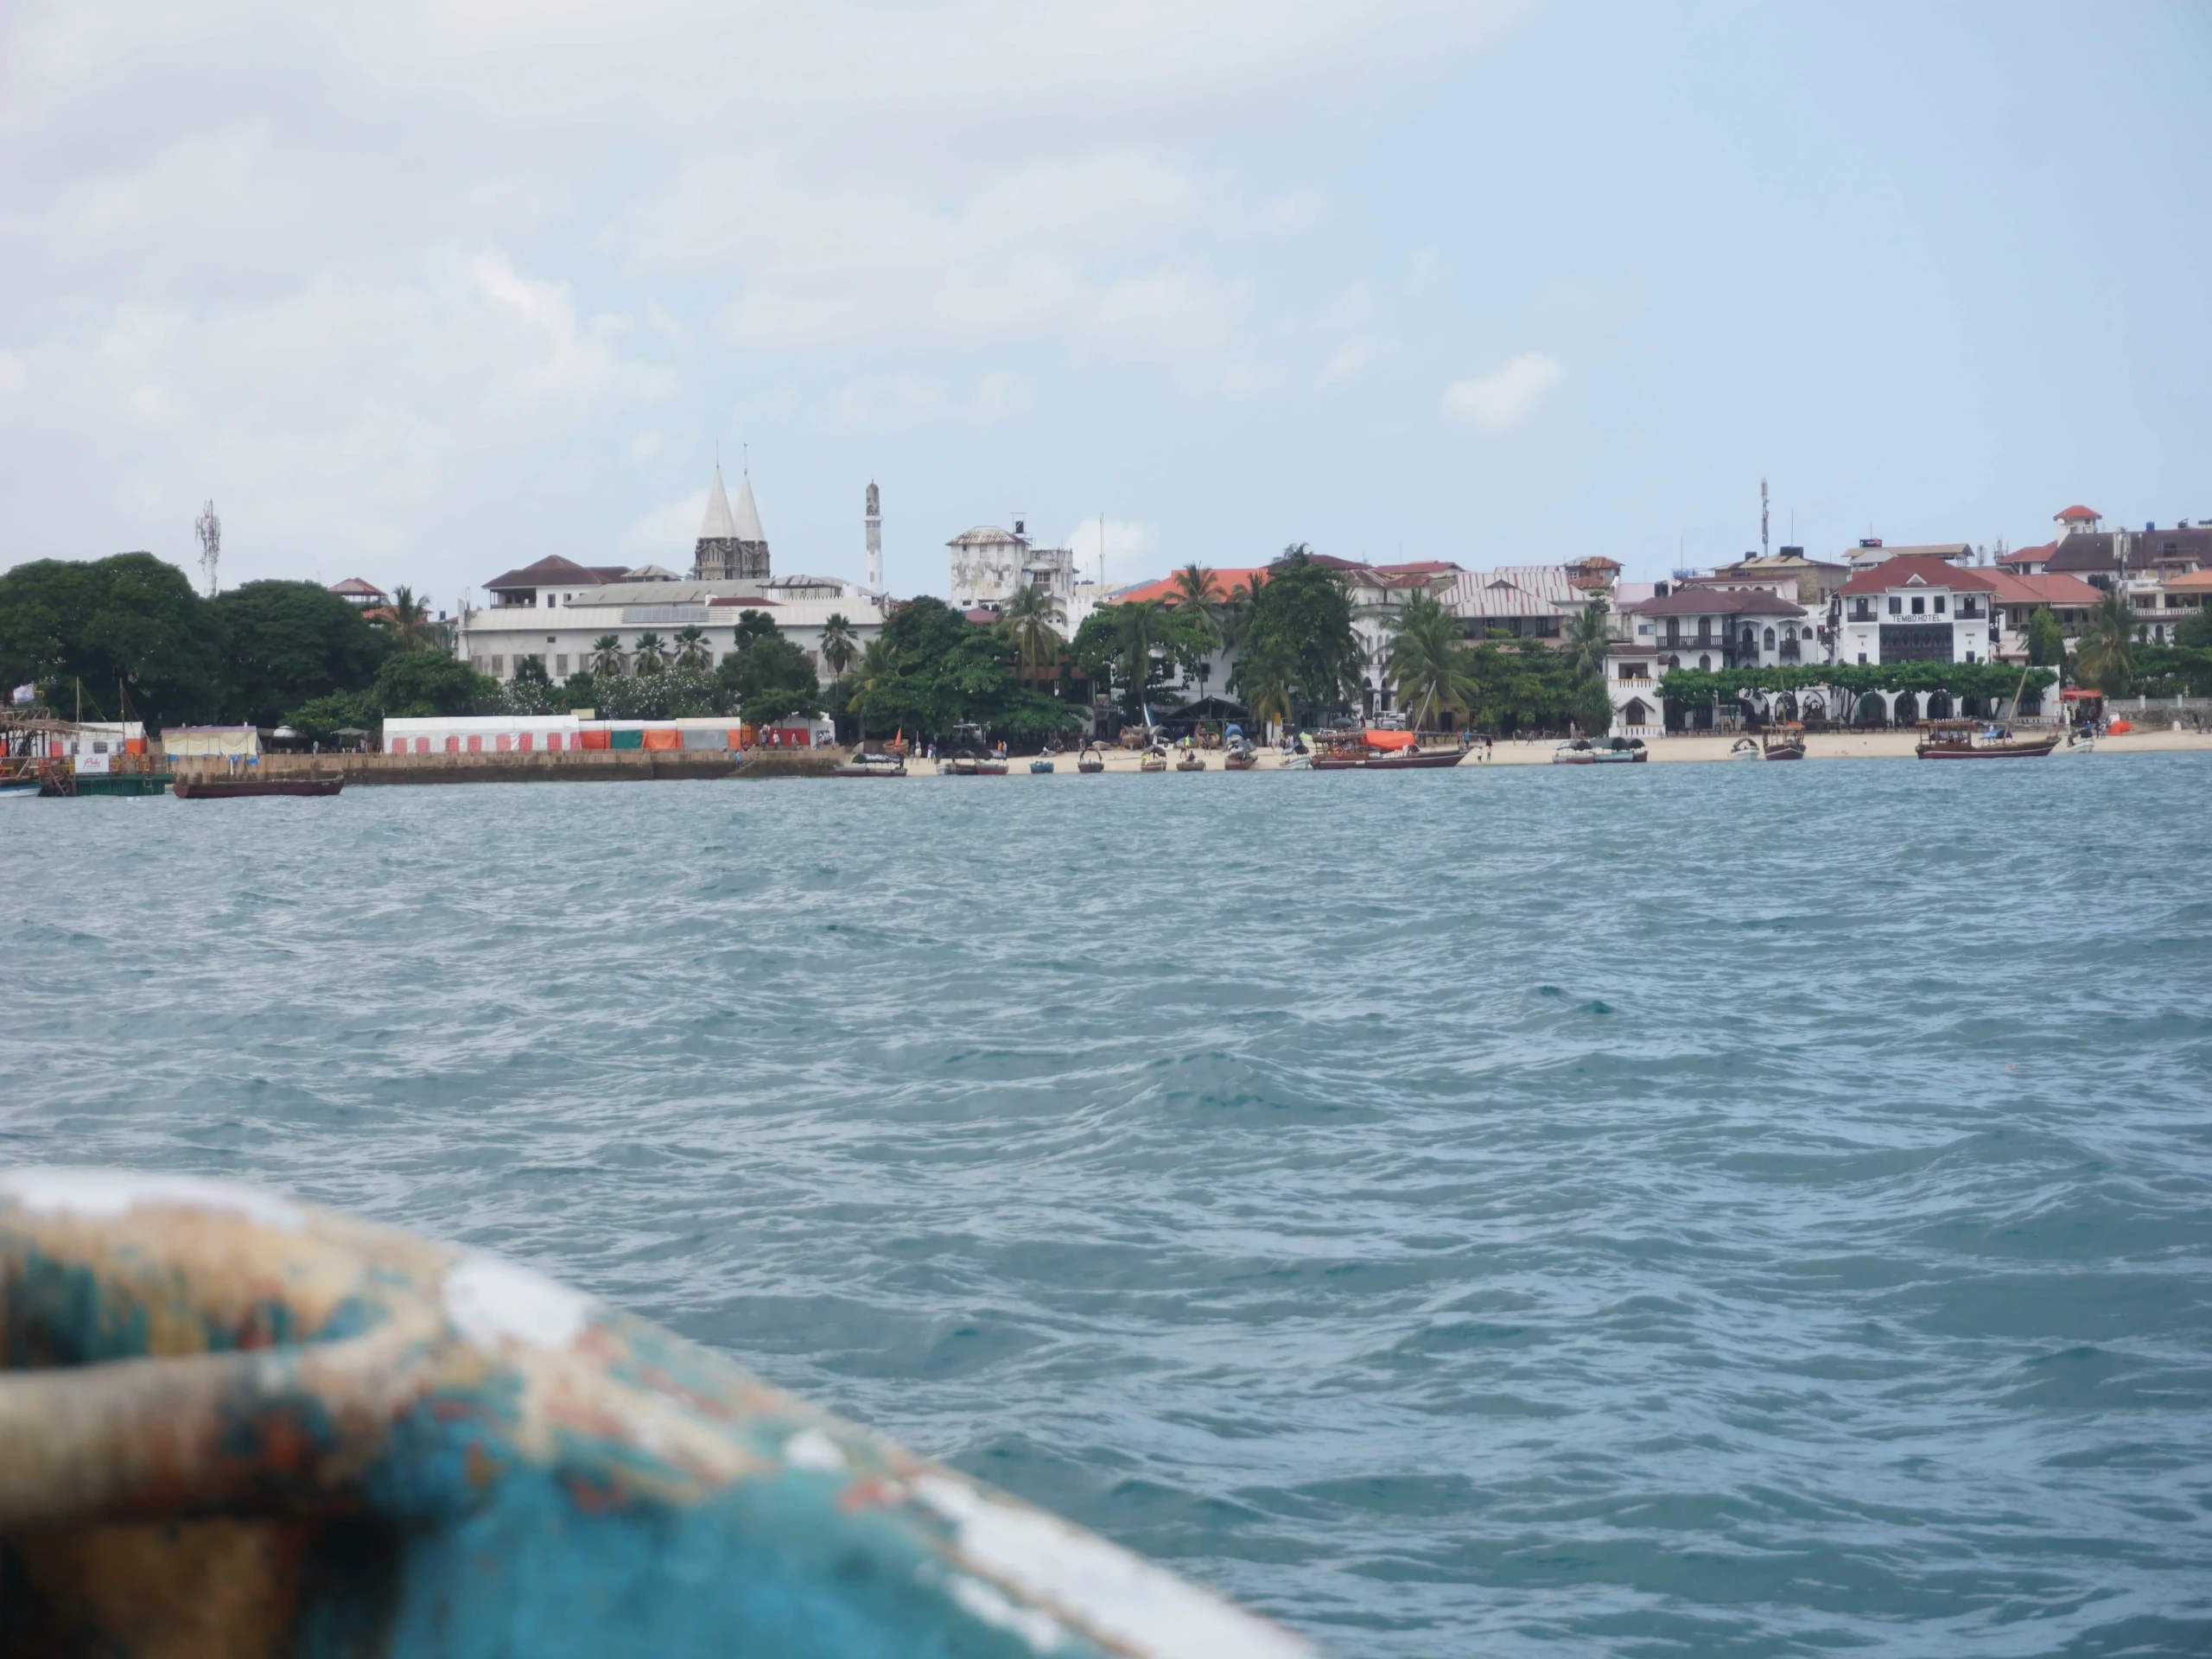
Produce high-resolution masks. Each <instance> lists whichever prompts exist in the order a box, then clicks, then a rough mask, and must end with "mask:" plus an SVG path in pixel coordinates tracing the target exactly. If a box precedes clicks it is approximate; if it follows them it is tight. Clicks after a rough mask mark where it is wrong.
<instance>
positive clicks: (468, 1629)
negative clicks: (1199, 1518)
mask: <svg viewBox="0 0 2212 1659" xmlns="http://www.w3.org/2000/svg"><path fill="white" fill-rule="evenodd" d="M0 1283H4V1284H6V1285H8V1286H10V1287H11V1293H10V1295H9V1296H8V1297H7V1298H5V1299H4V1300H0V1337H4V1338H5V1340H4V1342H3V1343H0V1366H4V1365H6V1364H7V1363H8V1362H9V1361H10V1360H22V1361H29V1360H33V1359H35V1361H37V1362H38V1363H39V1364H40V1366H41V1369H35V1370H33V1369H25V1370H4V1369H0V1535H4V1537H5V1539H6V1546H5V1550H4V1554H5V1559H6V1565H7V1579H6V1582H7V1615H8V1618H7V1626H8V1633H9V1637H10V1640H9V1641H8V1642H7V1643H6V1644H5V1645H6V1646H7V1647H8V1649H9V1651H10V1652H14V1651H24V1652H34V1653H62V1652H67V1653H78V1652H85V1653H93V1652H97V1653H102V1654H122V1653H148V1652H154V1651H159V1652H162V1653H164V1654H173V1655H178V1656H186V1655H203V1654H205V1655H213V1654H218V1653H220V1654H232V1655H252V1656H264V1655H266V1656H272V1659H273V1656H276V1655H278V1654H293V1655H310V1656H324V1659H335V1656H337V1655H340V1654H349V1655H352V1654H366V1653H370V1652H372V1651H373V1652H375V1653H378V1654H380V1655H385V1656H389V1659H494V1656H512V1655H516V1654H527V1655H531V1656H532V1659H585V1656H596V1655H603V1654H631V1653H637V1654H653V1655H656V1656H663V1659H707V1656H709V1655H712V1656H723V1655H729V1654H776V1655H779V1656H789V1659H830V1656H853V1655H874V1656H883V1655H890V1654H907V1653H931V1654H940V1655H945V1656H954V1655H968V1656H976V1659H986V1656H988V1659H1023V1656H1033V1655H1035V1654H1039V1653H1051V1654H1053V1655H1056V1656H1058V1659H1109V1656H1118V1659H1133V1656H1153V1659H1168V1656H1173V1655H1196V1654H1208V1655H1227V1654H1232V1653H1233V1654H1236V1655H1238V1656H1243V1659H1311V1656H1312V1653H1313V1649H1310V1648H1309V1647H1308V1646H1307V1644H1306V1643H1305V1642H1303V1641H1301V1640H1300V1639H1299V1638H1297V1637H1294V1636H1291V1635H1290V1634H1289V1633H1287V1632H1286V1631H1283V1630H1279V1629H1278V1628H1276V1627H1275V1626H1274V1625H1271V1624H1268V1623H1267V1622H1265V1621H1264V1620H1262V1619H1260V1618H1255V1617H1254V1616H1253V1615H1251V1614H1249V1613H1247V1612H1245V1611H1243V1610H1242V1609H1240V1608H1238V1607H1236V1606H1234V1605H1231V1604H1230V1603H1229V1602H1227V1601H1225V1600H1223V1599H1221V1598H1219V1597H1217V1596H1216V1595H1214V1594H1213V1593H1211V1592H1208V1591H1205V1590H1201V1589H1198V1587H1196V1586H1192V1585H1191V1584H1188V1583H1186V1582H1185V1581H1184V1580H1181V1579H1179V1578H1178V1577H1176V1576H1175V1575H1174V1574H1173V1573H1169V1572H1167V1571H1166V1570H1165V1569H1163V1568H1160V1567H1155V1566H1154V1565H1153V1564H1152V1563H1150V1562H1149V1561H1146V1560H1141V1558H1139V1557H1138V1556H1135V1555H1134V1554H1130V1553H1129V1552H1128V1551H1126V1550H1123V1549H1121V1548H1117V1547H1116V1546H1114V1545H1112V1544H1109V1543H1107V1542H1106V1541H1103V1539H1100V1538H1097V1537H1095V1536H1093V1535H1091V1534H1090V1533H1087V1532H1084V1530H1082V1529H1080V1528H1077V1527H1076V1526H1073V1525H1071V1524H1070V1523H1069V1522H1065V1521H1063V1520H1061V1519H1060V1518H1059V1517H1058V1516H1055V1515H1052V1514H1051V1513H1049V1512H1048V1511H1046V1510H1039V1509H1037V1508H1034V1507H1033V1506H1032V1505H1030V1504H1027V1503H1022V1502H1020V1500H1018V1499H1015V1498H1012V1497H1007V1495H1006V1494H1004V1493H1002V1492H1000V1491H995V1490H994V1489H992V1488H991V1487H988V1486H986V1485H984V1484H982V1483H981V1482H979V1481H976V1480H974V1479H972V1478H969V1476H967V1475H964V1474H963V1473H961V1472H960V1471H958V1470H956V1469H952V1468H950V1467H947V1466H946V1465H943V1464H938V1463H934V1462H931V1461H930V1460H929V1459H924V1458H920V1457H917V1456H916V1455H914V1454H913V1453H912V1452H908V1451H906V1449H904V1448H903V1447H901V1446H897V1445H894V1444H893V1442H891V1441H890V1440H887V1439H885V1438H883V1437H882V1436H880V1435H879V1434H875V1433H870V1432H869V1431H868V1430H866V1429H863V1428H861V1427H856V1426H855V1425H854V1424H852V1423H849V1422H847V1421H844V1420H842V1419H841V1418H838V1417H836V1416H833V1415H831V1414H829V1413H828V1412H826V1411H823V1410H822V1409H820V1408H817V1407H816V1406H813V1405H811V1404H810V1403H809V1402H806V1401H804V1400H802V1399H800V1398H798V1396H796V1395H790V1394H786V1393H785V1392H784V1391H783V1390H781V1389H776V1388H773V1387H772V1386H770V1385H769V1384H768V1383H764V1382H762V1381H761V1380H760V1379H759V1378H758V1377H755V1376H751V1375H749V1374H748V1373H747V1372H746V1371H744V1370H741V1369H740V1368H739V1367H738V1366H737V1365H735V1364H734V1363H732V1362H731V1361H729V1360H728V1359H727V1358H725V1357H722V1356H721V1355H720V1354H716V1353H714V1352H711V1351H708V1350H706V1349H704V1348H700V1347H696V1346H694V1345H693V1344H690V1343H688V1342H685V1341H683V1339H682V1338H678V1337H677V1336H675V1335H674V1334H672V1333H671V1332H667V1331H664V1330H662V1329H660V1328H658V1326H655V1325H649V1324H647V1323H646V1322H645V1320H643V1319H637V1318H634V1317H632V1315H629V1314H626V1313H622V1312H620V1310H618V1309H615V1308H612V1307H609V1306H606V1305H605V1304H603V1303H601V1302H598V1301H595V1300H593V1299H592V1298H590V1297H588V1296H586V1295H584V1294H582V1293H581V1292H578V1291H575V1290H572V1289H570V1288H569V1287H567V1286H565V1285H561V1284H557V1283H556V1282H554V1281H551V1280H550V1279H545V1278H543V1277H541V1276H540V1275H538V1274H535V1273H532V1272H531V1271H530V1270H529V1269H528V1268H520V1267H516V1266H514V1265H512V1264H511V1263H509V1262H502V1261H500V1260H499V1259H498V1258H497V1257H495V1256H491V1255H485V1254H483V1253H482V1252H480V1251H477V1250H466V1249H458V1248H455V1247H454V1246H450V1245H444V1244H438V1243H431V1242H430V1241H429V1240H425V1239H422V1238H417V1237H415V1236H411V1235H410V1234H407V1233H404V1232H400V1231H397V1230H394V1229H391V1228H385V1227H378V1226H372V1225H371V1224H368V1223H366V1222H362V1221H358V1220H355V1219H354V1218H353V1217H348V1216H344V1215H340V1214H338V1213H335V1212H334V1211H325V1210H318V1209H315V1208H314V1207H313V1206H311V1205H304V1204H299V1203H296V1202H294V1201H293V1200H291V1199H289V1198H285V1197H283V1196H282V1195H280V1194H278V1193H275V1192H267V1191H264V1190H262V1189H258V1188H254V1187H249V1186H242V1185H232V1184H231V1183H227V1182H221V1181H211V1180H204V1179H195V1178H193V1177H189V1176H181V1175H174V1174H159V1175H152V1174H137V1173H130V1172H125V1171H120V1170H102V1169H13V1170H4V1171H0ZM16 1288H20V1289H22V1291H23V1293H24V1294H15V1289H16ZM149 1632H150V1633H155V1635H154V1636H149ZM155 1637H158V1639H155Z"/></svg>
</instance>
